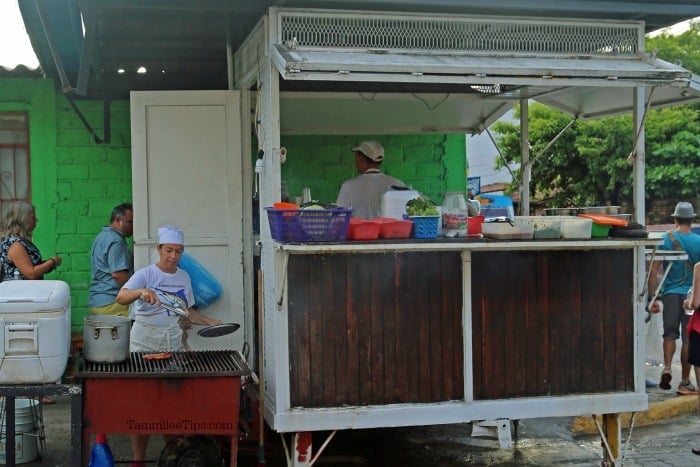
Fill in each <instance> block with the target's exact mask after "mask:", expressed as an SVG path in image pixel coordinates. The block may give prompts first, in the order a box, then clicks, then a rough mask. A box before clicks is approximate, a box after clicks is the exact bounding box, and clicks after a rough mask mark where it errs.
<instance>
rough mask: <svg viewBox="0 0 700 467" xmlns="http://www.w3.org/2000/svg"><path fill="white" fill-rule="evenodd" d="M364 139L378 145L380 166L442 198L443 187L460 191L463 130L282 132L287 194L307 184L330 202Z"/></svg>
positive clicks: (463, 173)
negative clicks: (349, 133) (388, 133)
mask: <svg viewBox="0 0 700 467" xmlns="http://www.w3.org/2000/svg"><path fill="white" fill-rule="evenodd" d="M365 139H374V140H377V141H379V142H380V143H382V144H383V145H384V151H385V156H384V162H383V163H382V170H383V171H384V172H386V173H387V174H389V175H392V176H394V177H396V178H398V179H400V180H403V182H404V183H406V184H407V185H409V186H412V187H413V188H414V189H416V190H418V191H420V192H421V193H423V194H425V195H427V196H428V197H430V198H431V199H433V200H435V202H437V203H442V197H443V194H444V193H445V192H446V191H458V190H461V191H464V192H465V193H466V169H467V167H466V164H467V158H466V154H465V151H466V149H465V145H466V136H465V135H463V134H452V135H444V134H440V135H429V136H425V135H392V136H381V135H360V136H282V139H281V141H282V145H283V146H284V147H286V148H287V161H286V162H285V163H284V164H283V165H282V178H283V179H284V180H285V181H286V182H287V187H288V189H289V194H290V196H291V197H294V196H301V189H302V187H305V186H308V187H310V188H311V194H312V196H313V198H314V199H318V200H322V201H330V202H335V200H336V197H337V196H338V191H339V190H340V185H341V184H342V182H343V181H344V180H346V179H348V178H352V177H355V176H356V175H357V173H356V170H355V158H354V155H353V153H352V151H351V148H352V147H353V146H354V145H356V144H357V143H358V142H360V141H362V140H365Z"/></svg>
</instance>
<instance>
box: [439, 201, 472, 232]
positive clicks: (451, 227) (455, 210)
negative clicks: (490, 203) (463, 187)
mask: <svg viewBox="0 0 700 467" xmlns="http://www.w3.org/2000/svg"><path fill="white" fill-rule="evenodd" d="M468 218H469V211H468V209H467V200H466V199H465V198H464V195H463V194H462V192H460V191H448V192H447V193H445V199H444V200H443V202H442V235H443V236H445V237H466V236H467V220H468Z"/></svg>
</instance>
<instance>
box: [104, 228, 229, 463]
mask: <svg viewBox="0 0 700 467" xmlns="http://www.w3.org/2000/svg"><path fill="white" fill-rule="evenodd" d="M184 244H185V236H184V234H183V233H182V230H180V229H178V228H177V227H175V226H173V225H164V226H161V227H159V228H158V247H157V249H158V257H159V259H158V262H157V263H156V264H152V265H150V266H147V267H145V268H143V269H140V270H138V271H136V272H135V273H134V275H133V276H131V278H129V280H128V281H127V282H126V283H125V284H124V286H123V287H122V288H121V290H120V291H119V293H118V294H117V302H118V303H120V304H122V305H130V304H131V303H133V302H136V312H135V321H134V325H133V326H132V328H131V334H130V344H129V350H130V351H131V352H179V351H182V350H184V343H183V328H184V329H187V328H188V327H189V326H190V325H191V323H194V324H204V325H208V326H214V325H218V324H222V322H221V321H220V320H218V319H214V318H209V317H207V316H204V315H201V314H199V313H197V311H196V310H195V309H194V308H193V306H194V294H193V292H192V284H191V282H190V276H189V275H188V274H187V272H185V271H184V270H182V269H180V268H178V266H177V265H178V262H179V261H180V258H181V257H182V252H183V251H184V249H185V247H184ZM164 306H165V307H164ZM166 307H167V308H166ZM148 436H149V435H131V448H132V451H133V459H134V464H132V465H134V466H142V465H145V464H143V460H144V457H145V455H146V448H147V447H148Z"/></svg>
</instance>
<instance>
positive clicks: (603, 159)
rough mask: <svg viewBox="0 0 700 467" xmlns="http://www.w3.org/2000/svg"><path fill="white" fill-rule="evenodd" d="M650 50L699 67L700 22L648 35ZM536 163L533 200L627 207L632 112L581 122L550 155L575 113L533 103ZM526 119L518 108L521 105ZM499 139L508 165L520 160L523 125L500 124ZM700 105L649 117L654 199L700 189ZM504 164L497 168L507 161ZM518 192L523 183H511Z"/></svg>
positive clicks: (648, 158)
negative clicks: (673, 32) (675, 33)
mask: <svg viewBox="0 0 700 467" xmlns="http://www.w3.org/2000/svg"><path fill="white" fill-rule="evenodd" d="M647 45H648V47H647V49H648V50H651V49H656V50H658V56H659V57H660V58H662V59H665V60H667V61H670V62H678V61H682V62H683V64H684V66H686V67H688V68H689V69H691V70H693V71H696V72H700V24H699V23H693V24H691V28H690V29H689V30H688V31H686V32H684V33H683V34H680V35H678V36H669V35H667V34H662V35H660V36H657V37H655V38H652V39H649V41H648V43H647ZM529 107H530V113H529V128H530V134H529V139H530V145H531V146H532V149H531V151H530V154H531V157H534V160H533V161H532V183H531V185H530V189H531V193H530V195H531V197H532V198H533V199H534V200H538V199H539V200H545V201H546V204H547V205H549V206H567V205H568V204H569V203H568V200H571V201H573V202H574V203H575V204H577V205H600V204H612V205H620V204H621V203H623V202H625V201H626V202H630V201H631V199H632V180H633V175H632V166H631V165H630V164H628V162H627V159H628V156H629V154H630V151H632V148H633V147H634V134H633V133H634V132H633V129H632V128H633V126H632V118H631V116H630V115H624V116H618V117H610V118H603V119H597V120H588V121H578V122H576V123H574V124H573V125H572V126H571V127H570V128H569V129H568V130H566V132H565V133H564V134H563V135H562V136H561V137H560V138H559V139H558V140H557V141H556V142H555V143H554V144H553V145H552V146H551V147H550V148H548V149H547V151H546V152H544V150H545V148H546V147H547V144H549V143H550V141H552V139H554V137H555V136H556V135H557V134H558V133H559V132H560V131H561V130H562V129H563V128H564V127H565V126H566V125H567V124H568V123H569V121H570V120H571V119H572V118H573V117H571V116H570V115H568V114H565V113H563V112H559V111H557V110H554V109H551V108H549V107H546V106H544V105H542V104H537V103H533V104H530V106H529ZM516 115H517V116H519V109H516ZM494 130H495V132H496V133H497V136H496V139H497V141H498V144H499V147H500V148H501V150H502V153H503V155H504V157H505V159H506V160H507V161H508V162H509V163H519V162H520V132H519V127H518V126H517V125H514V124H511V123H506V122H498V123H496V124H495V125H494ZM699 135H700V106H699V105H692V106H691V105H686V106H676V107H673V108H665V109H660V110H652V111H650V113H649V115H648V117H647V119H646V128H645V137H646V161H645V162H646V186H647V195H648V200H651V199H679V198H694V197H697V196H698V194H699V193H700V184H698V180H700V164H699V161H700V136H699ZM502 165H503V164H502V162H501V161H499V162H498V166H502ZM511 188H512V189H515V188H516V187H515V186H513V187H511Z"/></svg>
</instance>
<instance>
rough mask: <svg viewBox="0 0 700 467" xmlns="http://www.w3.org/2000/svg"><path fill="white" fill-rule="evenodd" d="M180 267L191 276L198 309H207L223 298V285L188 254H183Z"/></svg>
mask: <svg viewBox="0 0 700 467" xmlns="http://www.w3.org/2000/svg"><path fill="white" fill-rule="evenodd" d="M178 266H179V267H180V268H182V269H184V270H185V271H187V274H189V275H190V280H191V281H192V292H193V293H194V300H195V303H196V306H197V307H198V308H205V307H207V306H209V305H211V304H212V303H214V302H215V301H217V300H218V299H219V297H221V291H222V288H221V284H220V283H219V281H217V280H216V278H215V277H214V276H212V275H211V273H210V272H209V271H207V270H206V269H205V268H204V266H202V265H201V264H200V263H199V261H197V260H196V259H194V258H193V257H192V256H190V255H189V254H187V252H183V253H182V257H181V258H180V262H179V263H178Z"/></svg>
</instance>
